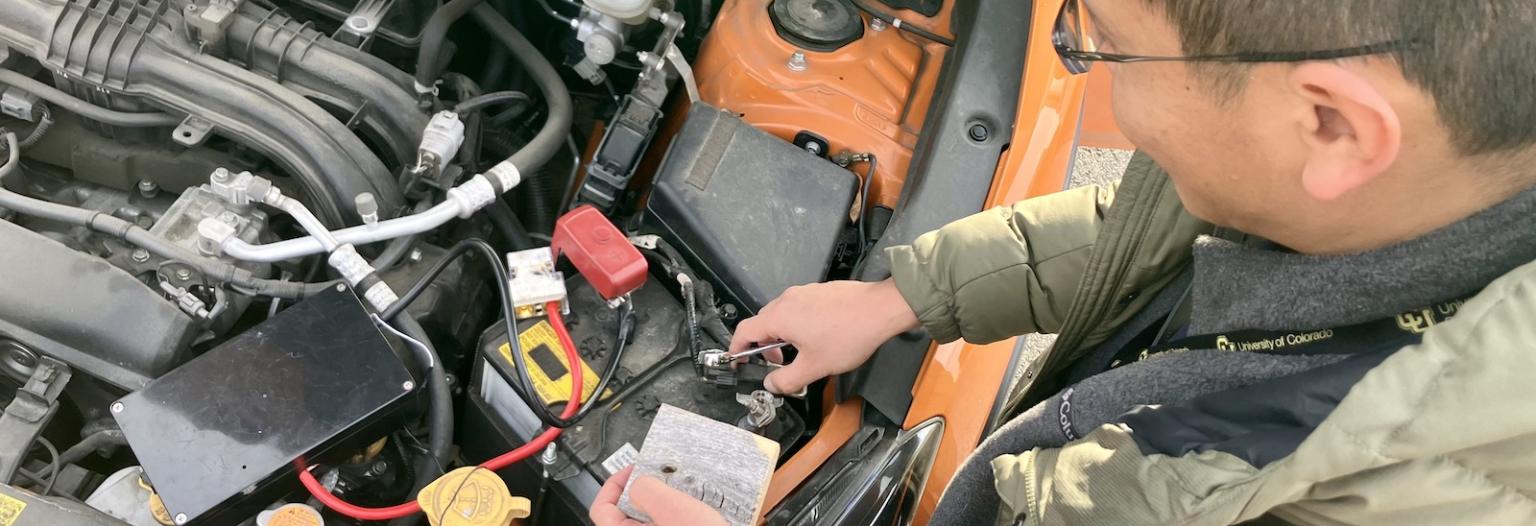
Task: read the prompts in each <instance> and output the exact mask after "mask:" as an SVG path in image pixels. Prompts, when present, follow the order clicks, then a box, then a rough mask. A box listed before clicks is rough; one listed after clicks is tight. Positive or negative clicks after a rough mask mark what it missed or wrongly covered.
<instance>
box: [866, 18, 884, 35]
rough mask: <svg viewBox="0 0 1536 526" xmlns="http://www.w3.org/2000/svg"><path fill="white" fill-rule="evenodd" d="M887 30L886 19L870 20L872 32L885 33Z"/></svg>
mask: <svg viewBox="0 0 1536 526" xmlns="http://www.w3.org/2000/svg"><path fill="white" fill-rule="evenodd" d="M885 28H886V24H885V19H883V18H880V17H872V18H870V19H869V29H870V30H871V31H874V32H876V33H879V32H881V31H885Z"/></svg>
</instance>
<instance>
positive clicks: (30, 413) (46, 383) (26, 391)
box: [0, 356, 74, 482]
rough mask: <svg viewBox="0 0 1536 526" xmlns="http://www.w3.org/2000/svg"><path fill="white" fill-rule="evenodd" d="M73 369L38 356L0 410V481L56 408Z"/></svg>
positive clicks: (11, 472)
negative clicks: (19, 387) (22, 381)
mask: <svg viewBox="0 0 1536 526" xmlns="http://www.w3.org/2000/svg"><path fill="white" fill-rule="evenodd" d="M73 374H74V373H73V372H72V371H71V370H70V368H69V366H68V365H65V364H64V362H61V361H58V360H55V359H53V358H49V357H47V356H39V357H38V363H37V367H36V368H35V369H33V370H32V376H31V377H30V378H28V379H27V383H26V385H23V386H22V387H21V389H18V390H16V398H15V399H13V400H11V403H10V405H8V406H6V407H5V413H3V414H0V482H10V480H11V477H14V476H16V470H17V468H20V467H21V461H22V459H23V458H25V457H26V455H27V449H28V448H31V447H32V443H33V442H34V441H36V440H37V436H38V435H39V434H41V433H42V431H43V426H45V425H47V424H48V422H49V421H50V420H52V419H53V415H54V413H55V412H57V411H58V410H59V394H60V393H63V392H64V386H65V385H68V384H69V378H70V377H71V376H72V375H73Z"/></svg>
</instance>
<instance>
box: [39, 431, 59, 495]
mask: <svg viewBox="0 0 1536 526" xmlns="http://www.w3.org/2000/svg"><path fill="white" fill-rule="evenodd" d="M37 443H38V445H41V446H43V449H46V450H48V459H49V460H48V469H49V470H51V472H50V473H49V474H48V484H47V485H46V486H44V487H43V494H44V495H47V494H49V493H53V484H54V483H55V482H58V481H59V470H60V469H61V468H60V467H59V448H56V447H53V442H49V441H48V439H46V438H43V437H37Z"/></svg>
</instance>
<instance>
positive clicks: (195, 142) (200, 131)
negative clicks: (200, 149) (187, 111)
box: [171, 115, 213, 148]
mask: <svg viewBox="0 0 1536 526" xmlns="http://www.w3.org/2000/svg"><path fill="white" fill-rule="evenodd" d="M210 135H213V123H212V122H209V121H208V120H206V119H201V118H198V117H195V116H192V115H188V116H187V118H186V119H183V120H182V121H181V124H179V125H177V126H176V129H174V130H171V140H173V141H176V144H180V145H182V146H186V147H188V148H192V147H195V146H201V145H202V144H203V143H204V142H207V141H208V136H210Z"/></svg>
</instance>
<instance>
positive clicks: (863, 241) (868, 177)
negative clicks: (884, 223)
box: [853, 154, 880, 269]
mask: <svg viewBox="0 0 1536 526" xmlns="http://www.w3.org/2000/svg"><path fill="white" fill-rule="evenodd" d="M879 162H880V160H879V159H876V158H875V154H869V170H867V171H865V172H864V190H863V192H862V193H863V196H861V197H859V259H858V260H857V261H854V262H853V268H855V269H857V268H859V264H861V263H863V262H864V258H865V256H868V255H869V238H868V235H869V234H868V227H867V226H866V225H867V224H868V223H869V187H870V186H871V184H870V183H873V182H874V181H875V165H877V164H879Z"/></svg>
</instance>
